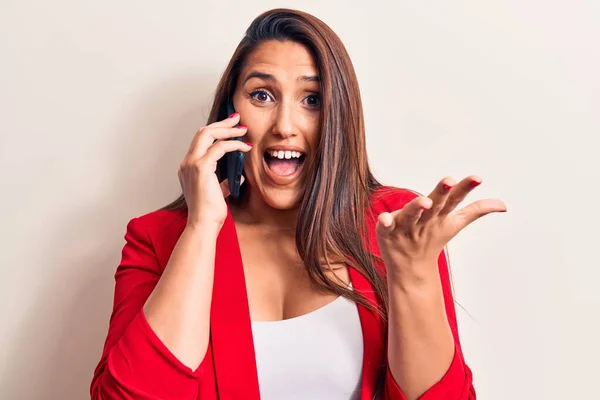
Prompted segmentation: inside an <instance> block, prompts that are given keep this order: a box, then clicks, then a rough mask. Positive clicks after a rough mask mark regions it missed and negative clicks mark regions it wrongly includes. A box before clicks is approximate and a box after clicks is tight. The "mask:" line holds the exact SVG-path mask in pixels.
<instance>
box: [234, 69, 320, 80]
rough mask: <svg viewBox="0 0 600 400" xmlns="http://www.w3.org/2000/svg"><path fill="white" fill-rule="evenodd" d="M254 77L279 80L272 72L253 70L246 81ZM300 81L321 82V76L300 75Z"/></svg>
mask: <svg viewBox="0 0 600 400" xmlns="http://www.w3.org/2000/svg"><path fill="white" fill-rule="evenodd" d="M252 78H258V79H262V80H263V81H268V82H273V83H275V82H277V79H275V77H274V76H273V75H271V74H267V73H264V72H258V71H255V72H251V73H249V74H248V76H246V79H244V83H246V82H248V81H249V80H250V79H252ZM298 81H307V82H320V81H321V78H319V77H318V76H317V75H302V76H299V77H298Z"/></svg>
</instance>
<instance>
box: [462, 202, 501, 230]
mask: <svg viewBox="0 0 600 400" xmlns="http://www.w3.org/2000/svg"><path fill="white" fill-rule="evenodd" d="M494 212H506V205H505V204H504V203H503V202H502V201H500V200H496V199H484V200H477V201H475V202H473V203H471V204H469V205H468V206H466V207H463V208H462V209H460V210H458V211H456V215H457V216H458V217H460V220H461V223H460V226H459V229H463V228H464V227H466V226H467V225H469V224H470V223H472V222H473V221H475V220H477V219H479V218H481V217H483V216H485V215H488V214H491V213H494Z"/></svg>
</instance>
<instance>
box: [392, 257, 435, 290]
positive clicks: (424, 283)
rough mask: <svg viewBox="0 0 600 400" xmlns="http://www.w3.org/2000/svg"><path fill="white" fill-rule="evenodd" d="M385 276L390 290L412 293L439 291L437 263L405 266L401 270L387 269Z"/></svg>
mask: <svg viewBox="0 0 600 400" xmlns="http://www.w3.org/2000/svg"><path fill="white" fill-rule="evenodd" d="M387 275H388V288H389V289H390V290H401V291H404V292H407V293H412V292H428V291H431V290H439V289H441V278H440V274H439V271H438V265H437V262H436V263H433V264H432V263H418V264H411V265H405V266H404V268H402V269H400V268H392V269H390V268H388V274H387Z"/></svg>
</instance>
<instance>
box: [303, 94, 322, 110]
mask: <svg viewBox="0 0 600 400" xmlns="http://www.w3.org/2000/svg"><path fill="white" fill-rule="evenodd" d="M305 101H306V104H307V105H308V106H309V107H312V108H319V107H320V106H321V97H320V96H319V95H318V94H311V95H310V96H307V97H306V99H305Z"/></svg>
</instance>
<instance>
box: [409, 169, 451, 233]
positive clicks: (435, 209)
mask: <svg viewBox="0 0 600 400" xmlns="http://www.w3.org/2000/svg"><path fill="white" fill-rule="evenodd" d="M454 185H456V181H455V180H454V179H452V178H450V177H445V178H444V179H442V180H441V181H440V182H439V183H438V184H437V186H436V187H435V189H433V191H432V192H431V194H429V196H427V197H429V198H430V199H431V201H432V203H433V204H432V206H431V208H430V209H429V210H425V211H423V214H422V215H421V218H419V221H418V223H420V224H422V223H426V222H427V221H429V220H431V218H433V217H435V216H437V215H438V214H439V212H440V211H441V210H442V208H444V205H445V204H446V200H447V199H448V196H449V194H450V191H451V190H452V188H453V187H454Z"/></svg>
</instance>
